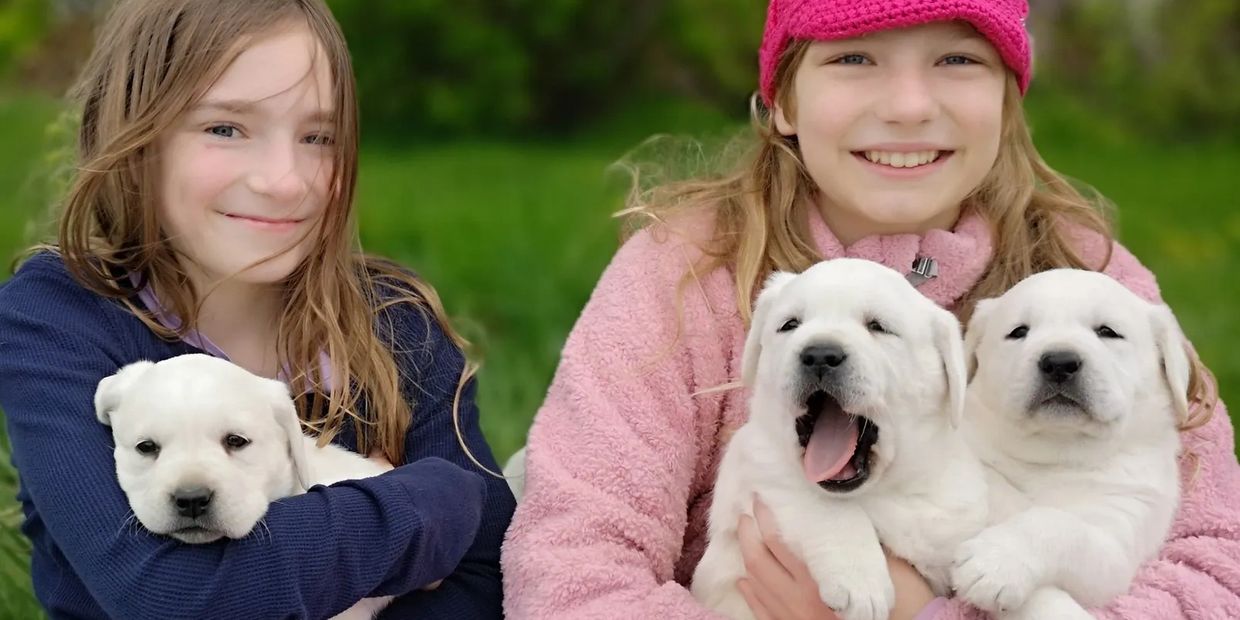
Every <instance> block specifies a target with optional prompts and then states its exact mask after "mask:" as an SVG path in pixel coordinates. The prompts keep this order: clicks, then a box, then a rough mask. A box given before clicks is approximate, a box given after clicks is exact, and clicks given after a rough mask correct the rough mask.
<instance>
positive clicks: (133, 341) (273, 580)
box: [0, 253, 514, 620]
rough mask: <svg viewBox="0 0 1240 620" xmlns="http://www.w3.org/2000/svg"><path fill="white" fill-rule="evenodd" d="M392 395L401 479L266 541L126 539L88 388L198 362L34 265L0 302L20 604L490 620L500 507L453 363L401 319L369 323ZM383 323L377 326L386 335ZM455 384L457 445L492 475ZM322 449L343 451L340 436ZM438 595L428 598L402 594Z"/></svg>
mask: <svg viewBox="0 0 1240 620" xmlns="http://www.w3.org/2000/svg"><path fill="white" fill-rule="evenodd" d="M385 313H386V314H387V316H385V317H381V318H380V319H379V320H380V321H381V322H380V323H379V324H380V325H382V326H387V325H389V324H390V325H392V329H393V331H392V332H391V333H392V336H391V338H392V339H393V340H392V341H393V342H394V345H395V346H394V347H393V351H395V354H396V359H397V364H398V366H400V370H401V376H402V377H404V378H405V379H404V381H405V383H406V385H405V386H404V390H405V395H406V396H407V397H409V398H411V399H412V400H413V402H414V403H415V405H414V414H413V423H412V425H411V428H410V430H409V435H408V437H407V439H406V444H405V449H406V453H407V463H408V464H406V465H403V466H401V467H397V468H396V469H394V470H393V471H390V472H388V473H386V474H383V475H381V476H377V477H374V478H370V479H366V480H358V481H351V482H343V483H340V484H336V485H333V486H331V487H321V486H320V487H315V488H313V489H311V490H310V491H309V492H308V493H306V494H304V495H299V496H296V497H293V498H289V499H285V500H282V501H280V502H276V503H274V504H272V505H271V507H270V509H269V511H268V513H267V516H266V518H265V523H266V526H267V528H268V529H270V534H269V535H268V534H267V533H266V531H264V535H263V536H261V537H247V538H244V539H241V540H223V541H220V542H216V543H212V544H207V545H187V544H182V543H179V542H176V541H173V540H171V539H169V538H165V537H160V536H155V535H152V534H150V533H149V532H146V531H145V530H142V529H141V527H140V526H135V525H133V523H132V522H131V520H130V515H131V513H130V510H129V505H128V503H127V501H126V499H125V495H124V492H123V491H121V488H120V486H119V485H118V483H117V480H116V469H115V462H114V461H113V456H112V450H113V444H112V436H111V433H110V429H108V428H107V427H106V426H104V425H102V424H100V423H99V422H98V421H97V419H96V418H95V414H94V407H93V397H94V392H95V387H96V385H97V384H98V382H99V380H100V379H102V378H104V377H106V376H108V375H110V374H112V373H114V372H116V371H117V370H118V369H119V368H120V367H121V366H124V365H125V364H128V363H130V362H134V361H138V360H143V359H147V360H152V361H159V360H163V359H167V358H169V357H173V356H176V355H181V354H185V353H197V352H200V351H198V350H197V349H195V348H194V347H192V346H190V345H189V344H186V343H184V342H180V341H178V342H167V341H164V340H162V339H160V338H159V337H158V336H157V335H156V334H155V333H153V332H152V331H151V330H150V329H148V328H147V327H146V326H145V325H144V324H143V323H142V322H141V321H140V320H139V319H138V318H137V317H135V316H133V315H132V314H131V313H129V312H128V311H127V310H126V309H125V308H124V307H123V306H121V305H120V304H118V303H116V302H113V301H109V300H106V299H104V298H102V297H99V296H97V295H95V294H93V293H91V292H90V291H88V290H86V289H85V288H83V287H81V286H80V285H79V284H78V283H77V282H76V281H74V280H73V279H72V277H71V276H70V275H69V273H68V271H67V270H66V268H65V266H64V264H63V262H62V261H61V260H60V258H59V257H57V256H56V255H53V254H50V253H44V254H40V255H38V256H35V257H33V258H32V259H30V260H29V261H27V262H26V263H25V264H24V265H23V266H22V267H21V269H19V270H18V272H17V273H16V274H15V275H14V276H13V278H12V279H10V280H9V281H8V282H6V283H5V284H3V285H2V286H0V410H3V412H4V414H5V417H6V421H7V424H8V431H9V436H10V439H11V441H12V444H13V463H14V464H15V465H16V467H17V470H18V474H19V478H20V484H21V487H20V490H19V492H18V496H17V498H18V500H19V501H20V502H21V504H22V509H23V511H24V513H25V522H24V524H23V526H22V530H23V532H25V534H26V535H27V536H28V537H29V538H30V540H31V541H32V542H33V557H32V560H31V564H32V576H33V580H34V587H35V594H36V595H37V596H38V598H39V601H40V602H41V603H42V604H43V605H44V607H45V608H46V609H47V610H48V612H49V613H50V614H51V615H52V617H54V618H104V617H113V618H124V619H126V620H131V619H132V620H137V619H141V618H160V619H164V618H230V619H233V618H325V617H329V616H331V615H333V614H335V613H338V612H340V611H342V610H344V609H346V608H347V607H349V606H350V605H351V604H353V603H354V602H356V601H357V600H359V599H361V598H363V597H366V596H382V595H397V596H398V597H399V598H398V599H397V600H396V601H394V602H393V603H392V605H391V606H389V607H388V609H387V610H386V611H385V612H384V616H383V617H385V618H408V617H415V616H416V617H418V618H492V617H494V618H498V617H500V616H501V598H502V592H501V585H500V584H501V581H500V573H499V551H500V543H501V542H502V540H503V535H504V530H505V529H506V528H507V526H508V522H509V520H510V518H511V516H512V512H513V508H514V502H513V498H512V494H511V493H510V492H509V489H508V486H507V485H506V484H505V483H504V481H503V480H499V479H496V478H494V477H491V476H487V475H485V474H482V473H481V472H480V471H479V470H478V469H477V468H476V467H475V466H473V465H472V464H471V463H470V462H469V460H468V458H467V457H466V455H465V454H464V452H463V451H462V450H461V448H460V446H459V445H458V443H457V438H456V434H455V431H454V430H453V424H452V417H451V407H452V397H453V393H454V391H455V389H456V384H457V380H458V378H459V376H460V372H461V368H462V366H463V364H464V359H463V357H462V355H461V352H460V351H459V350H458V349H457V348H456V346H455V345H453V344H452V342H451V340H449V339H448V338H447V337H446V335H445V334H444V333H443V332H442V330H441V329H440V328H439V326H438V325H437V324H436V322H435V321H434V320H432V319H429V318H428V317H427V316H425V315H424V314H423V313H422V312H421V311H420V310H418V309H415V308H413V307H412V306H410V305H409V304H401V305H398V306H393V307H392V309H390V310H387V311H385ZM389 319H390V320H389ZM474 391H475V388H474V385H473V383H472V382H471V384H470V385H469V386H467V389H466V391H465V394H464V397H463V399H462V403H461V409H460V416H461V428H462V432H463V434H464V437H465V440H466V442H467V444H468V445H469V447H470V449H471V450H472V452H473V454H474V455H475V456H477V457H478V459H479V460H480V461H481V462H482V463H484V464H486V465H487V466H488V467H490V468H492V469H497V467H496V464H495V461H494V458H493V457H492V455H491V451H490V449H489V447H488V446H487V444H486V442H485V440H484V439H483V437H482V433H481V430H480V429H479V426H478V411H477V408H476V407H475V406H474ZM347 426H348V427H347V428H346V429H345V432H344V433H342V436H341V437H340V438H339V439H337V442H338V443H340V444H342V445H344V446H346V447H348V448H350V449H356V436H355V435H354V433H353V429H352V427H351V425H347ZM440 579H443V580H444V581H443V584H442V585H440V586H439V587H438V588H437V589H435V590H433V591H429V592H427V591H421V590H419V589H418V588H421V587H422V586H425V585H427V584H429V583H432V582H434V581H436V580H440Z"/></svg>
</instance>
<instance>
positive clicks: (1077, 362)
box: [1038, 351, 1081, 383]
mask: <svg viewBox="0 0 1240 620" xmlns="http://www.w3.org/2000/svg"><path fill="white" fill-rule="evenodd" d="M1080 369H1081V356H1079V355H1077V354H1076V353H1073V352H1071V351H1051V352H1050V353H1045V354H1043V355H1042V359H1039V360H1038V370H1041V371H1042V376H1044V377H1046V378H1047V379H1048V380H1050V381H1052V382H1054V383H1063V382H1065V381H1067V380H1068V379H1071V378H1072V376H1073V375H1075V374H1076V372H1077V371H1078V370H1080Z"/></svg>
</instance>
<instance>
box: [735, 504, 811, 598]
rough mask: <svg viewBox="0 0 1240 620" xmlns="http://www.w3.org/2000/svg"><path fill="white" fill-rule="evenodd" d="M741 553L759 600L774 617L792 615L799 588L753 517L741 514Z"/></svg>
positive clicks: (739, 528) (749, 580)
mask: <svg viewBox="0 0 1240 620" xmlns="http://www.w3.org/2000/svg"><path fill="white" fill-rule="evenodd" d="M737 539H738V540H739V541H740V547H741V556H742V557H743V558H744V559H745V571H746V573H748V577H749V578H748V579H747V580H746V581H748V582H749V586H750V591H751V592H752V593H753V595H754V596H755V597H756V598H757V599H758V601H760V602H761V603H762V605H763V607H765V608H766V611H767V613H769V614H770V615H771V616H773V617H775V618H792V617H795V616H794V615H793V614H792V609H791V608H790V607H789V605H790V604H794V603H795V602H796V601H798V600H799V595H798V591H799V589H800V588H799V587H798V585H797V582H796V580H795V579H793V578H792V575H790V574H788V571H786V570H784V567H783V566H781V565H780V563H779V560H776V559H775V556H773V555H771V552H770V551H769V550H768V549H767V548H766V545H765V544H763V542H762V536H761V535H760V534H759V533H758V526H757V524H756V523H754V521H753V518H752V517H749V516H742V517H741V523H740V525H739V526H738V528H737Z"/></svg>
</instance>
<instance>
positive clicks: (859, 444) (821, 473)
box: [796, 391, 878, 493]
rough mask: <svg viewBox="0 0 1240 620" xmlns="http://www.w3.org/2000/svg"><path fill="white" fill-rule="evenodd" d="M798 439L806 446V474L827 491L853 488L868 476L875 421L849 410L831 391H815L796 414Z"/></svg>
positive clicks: (874, 436) (863, 481)
mask: <svg viewBox="0 0 1240 620" xmlns="http://www.w3.org/2000/svg"><path fill="white" fill-rule="evenodd" d="M796 427H797V440H798V441H799V442H800V444H801V447H802V448H803V449H804V450H805V454H804V457H803V460H804V468H805V478H806V479H807V480H809V481H810V482H812V483H814V484H817V485H818V486H819V487H821V488H823V489H824V490H827V491H832V492H837V493H844V492H848V491H854V490H856V489H858V488H859V487H861V485H863V484H865V482H866V481H867V480H869V478H870V470H871V465H872V461H873V451H874V444H875V443H877V442H878V425H877V424H874V422H873V421H871V420H870V419H869V418H866V417H863V416H859V415H853V414H850V413H848V412H846V411H844V409H843V408H842V407H841V406H840V404H839V401H837V400H836V399H835V398H834V397H832V396H831V395H830V394H827V393H826V392H823V391H816V392H814V393H813V394H810V396H809V398H808V399H806V401H805V413H804V414H802V415H801V417H799V418H797V422H796Z"/></svg>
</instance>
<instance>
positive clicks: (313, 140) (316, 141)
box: [305, 134, 336, 146]
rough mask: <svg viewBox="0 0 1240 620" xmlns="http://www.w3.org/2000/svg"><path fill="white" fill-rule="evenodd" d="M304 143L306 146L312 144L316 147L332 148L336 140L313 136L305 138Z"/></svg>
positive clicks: (319, 135)
mask: <svg viewBox="0 0 1240 620" xmlns="http://www.w3.org/2000/svg"><path fill="white" fill-rule="evenodd" d="M305 142H306V144H313V145H316V146H332V145H334V144H336V139H335V138H333V137H331V136H329V135H325V134H315V135H313V136H306V138H305Z"/></svg>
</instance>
